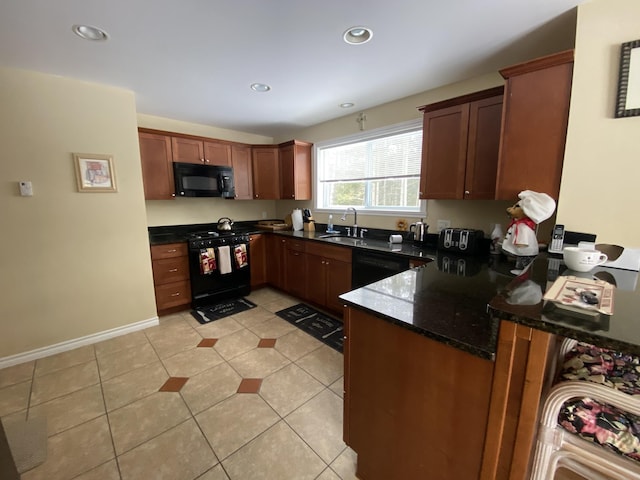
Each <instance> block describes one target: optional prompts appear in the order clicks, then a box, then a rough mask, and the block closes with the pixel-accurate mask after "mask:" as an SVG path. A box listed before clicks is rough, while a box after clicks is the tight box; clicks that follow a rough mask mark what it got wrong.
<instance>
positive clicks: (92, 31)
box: [71, 25, 109, 41]
mask: <svg viewBox="0 0 640 480" xmlns="http://www.w3.org/2000/svg"><path fill="white" fill-rule="evenodd" d="M71 30H73V33H75V34H76V35H78V36H79V37H82V38H84V39H85V40H96V41H99V40H106V39H108V38H109V35H108V34H107V32H105V31H104V30H102V29H100V28H98V27H92V26H91V25H74V26H73V27H71Z"/></svg>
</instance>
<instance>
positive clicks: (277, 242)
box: [265, 235, 286, 289]
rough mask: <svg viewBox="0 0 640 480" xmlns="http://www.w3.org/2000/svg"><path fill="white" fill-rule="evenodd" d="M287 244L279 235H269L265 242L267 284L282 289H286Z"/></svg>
mask: <svg viewBox="0 0 640 480" xmlns="http://www.w3.org/2000/svg"><path fill="white" fill-rule="evenodd" d="M285 243H286V240H285V238H283V237H279V236H277V235H267V238H266V242H265V247H266V256H267V258H266V267H267V283H269V284H270V285H273V286H274V287H276V288H280V289H284V250H285Z"/></svg>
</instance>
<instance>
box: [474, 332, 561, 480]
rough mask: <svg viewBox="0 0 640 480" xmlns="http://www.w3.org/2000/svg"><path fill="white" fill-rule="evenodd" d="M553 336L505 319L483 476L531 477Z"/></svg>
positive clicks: (494, 479)
mask: <svg viewBox="0 0 640 480" xmlns="http://www.w3.org/2000/svg"><path fill="white" fill-rule="evenodd" d="M553 338H554V337H553V335H551V334H549V333H546V332H542V331H539V330H534V329H532V328H529V327H525V326H523V325H517V324H515V323H513V322H509V321H504V320H503V321H501V322H500V331H499V333H498V349H497V352H496V361H495V367H494V372H493V382H492V386H491V405H490V409H489V417H488V424H487V425H488V426H487V432H486V436H485V449H484V453H483V460H482V470H481V473H480V477H479V478H480V480H516V479H518V480H524V479H525V478H528V473H529V465H530V461H531V455H532V453H533V442H534V441H535V435H536V433H537V425H538V410H539V404H540V398H541V395H542V391H543V388H544V383H545V377H547V376H548V371H547V365H549V362H548V360H549V357H550V355H552V348H551V343H552V340H553Z"/></svg>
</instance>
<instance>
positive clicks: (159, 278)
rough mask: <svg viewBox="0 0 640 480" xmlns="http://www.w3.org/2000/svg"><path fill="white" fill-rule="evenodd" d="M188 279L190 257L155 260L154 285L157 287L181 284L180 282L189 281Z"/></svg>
mask: <svg viewBox="0 0 640 480" xmlns="http://www.w3.org/2000/svg"><path fill="white" fill-rule="evenodd" d="M188 278H189V260H188V257H173V258H162V259H160V260H153V283H154V284H155V285H164V284H165V283H172V282H179V281H180V280H187V279H188Z"/></svg>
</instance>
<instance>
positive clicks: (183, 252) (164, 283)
mask: <svg viewBox="0 0 640 480" xmlns="http://www.w3.org/2000/svg"><path fill="white" fill-rule="evenodd" d="M151 264H152V268H153V284H154V287H155V293H156V308H157V310H158V313H159V314H161V313H162V312H165V311H167V310H169V309H172V308H176V307H180V306H183V305H188V304H189V303H191V285H190V282H189V258H188V250H187V244H186V243H184V242H183V243H169V244H165V245H152V246H151Z"/></svg>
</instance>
